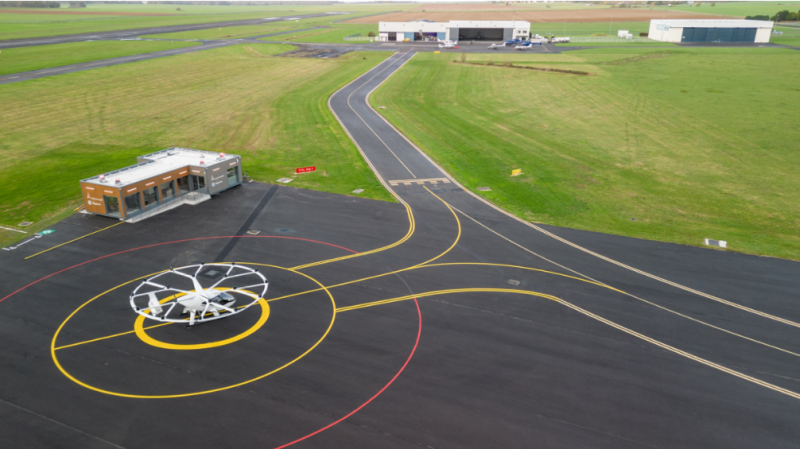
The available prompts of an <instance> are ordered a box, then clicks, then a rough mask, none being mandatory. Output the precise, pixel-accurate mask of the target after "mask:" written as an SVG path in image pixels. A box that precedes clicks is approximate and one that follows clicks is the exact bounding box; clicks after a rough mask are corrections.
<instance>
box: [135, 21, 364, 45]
mask: <svg viewBox="0 0 800 449" xmlns="http://www.w3.org/2000/svg"><path fill="white" fill-rule="evenodd" d="M360 15H361V14H347V15H332V16H323V17H313V18H310V19H299V20H292V21H284V20H282V21H279V22H269V23H265V24H263V25H248V26H236V27H222V28H212V29H208V30H196V31H182V32H177V33H162V34H152V35H147V36H142V37H150V38H156V39H238V38H243V37H251V36H258V35H260V34H268V33H277V32H280V31H287V30H292V29H298V30H302V29H306V28H311V27H314V26H325V27H331V28H330V29H315V30H311V31H301V32H299V33H297V34H296V35H297V36H305V35H308V34H318V33H322V34H328V33H331V32H334V33H335V32H337V31H339V32H340V33H339V34H341V33H344V35H350V34H354V33H358V32H360V31H362V30H366V31H365V33H366V32H369V31H375V32H376V33H377V31H378V26H377V25H352V24H337V23H335V22H338V21H340V20H347V19H348V18H353V17H358V16H360ZM342 30H344V31H342ZM349 30H352V31H349ZM336 36H338V34H336ZM284 39H285V38H284V37H283V36H280V37H277V36H276V37H266V38H264V40H272V41H274V40H284ZM314 42H328V41H314ZM335 42H342V39H341V38H339V40H337V41H335Z"/></svg>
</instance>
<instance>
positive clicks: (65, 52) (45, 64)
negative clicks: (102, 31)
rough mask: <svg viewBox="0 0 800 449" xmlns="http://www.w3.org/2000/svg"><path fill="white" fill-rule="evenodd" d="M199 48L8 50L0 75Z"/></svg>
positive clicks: (101, 45)
mask: <svg viewBox="0 0 800 449" xmlns="http://www.w3.org/2000/svg"><path fill="white" fill-rule="evenodd" d="M195 45H200V44H199V43H197V42H174V43H173V42H153V41H94V42H75V43H69V44H55V45H42V46H37V47H20V48H9V49H7V50H3V51H2V53H0V75H7V74H9V73H18V72H27V71H30V70H39V69H46V68H50V67H59V66H63V65H68V64H78V63H81V62H89V61H96V60H99V59H108V58H118V57H121V56H130V55H139V54H142V53H152V52H156V51H162V50H171V49H175V48H182V47H192V46H195Z"/></svg>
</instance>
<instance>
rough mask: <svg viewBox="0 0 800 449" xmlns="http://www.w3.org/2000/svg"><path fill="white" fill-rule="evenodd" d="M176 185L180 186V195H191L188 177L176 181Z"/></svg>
mask: <svg viewBox="0 0 800 449" xmlns="http://www.w3.org/2000/svg"><path fill="white" fill-rule="evenodd" d="M175 183H177V184H178V195H185V194H187V193H189V178H188V177H187V176H184V177H183V178H178V179H176V180H175Z"/></svg>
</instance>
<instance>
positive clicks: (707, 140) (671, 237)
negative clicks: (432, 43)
mask: <svg viewBox="0 0 800 449" xmlns="http://www.w3.org/2000/svg"><path fill="white" fill-rule="evenodd" d="M501 57H502V58H505V59H507V60H508V61H510V62H512V63H513V64H515V65H517V64H519V65H525V64H528V65H531V66H551V67H558V66H560V67H565V68H573V69H576V70H583V71H588V72H591V73H593V74H594V75H593V76H578V75H570V74H563V73H542V72H538V71H529V70H513V69H505V68H503V67H502V66H501V67H498V66H497V64H498V62H499V60H500V58H501ZM490 58H491V59H493V63H494V64H495V67H486V66H476V65H469V64H460V63H454V62H453V59H454V55H435V54H429V53H428V54H418V55H416V56H415V57H414V58H413V59H412V60H411V61H410V62H409V63H408V64H406V66H404V68H403V69H402V70H401V71H400V72H398V73H397V74H395V75H394V76H393V77H392V78H390V79H389V80H388V81H387V82H386V83H385V84H384V85H382V86H381V87H380V88H379V89H378V90H377V91H376V92H375V93H374V94H373V95H372V96H371V102H372V104H373V105H383V106H386V109H378V111H379V112H380V113H381V114H384V115H385V116H386V117H387V118H388V119H389V120H391V121H392V123H394V124H395V125H396V126H397V127H398V128H399V129H400V130H402V131H403V132H404V133H405V134H406V135H407V136H408V137H409V138H410V139H411V140H412V141H414V142H415V143H416V144H417V145H419V146H420V147H421V148H422V149H423V150H424V151H426V152H427V153H428V154H429V155H431V156H432V157H433V158H434V159H435V160H436V161H437V162H438V163H440V164H441V165H442V166H443V167H444V168H445V169H446V170H448V171H449V172H450V173H452V174H453V175H454V176H455V177H456V178H457V179H459V181H461V182H463V183H464V185H465V186H466V187H467V188H470V189H473V190H475V189H476V188H477V187H479V186H488V187H490V188H491V189H492V191H490V192H478V193H479V194H480V195H483V196H485V197H486V198H488V199H489V200H491V201H493V202H495V203H496V204H498V205H500V206H502V207H503V208H505V209H506V210H509V211H511V212H512V213H514V214H516V215H517V216H519V217H521V218H523V219H525V220H529V221H534V222H541V223H548V224H553V225H559V226H566V227H572V228H578V229H586V230H592V231H599V232H606V233H611V234H619V235H626V236H632V237H640V238H647V239H652V240H660V241H667V242H676V243H683V244H690V245H700V244H701V242H702V239H704V238H714V239H722V240H727V241H728V242H729V247H730V248H731V249H732V250H734V251H741V252H746V253H752V254H764V255H771V256H778V257H784V258H791V259H800V178H798V177H797V176H796V174H797V172H798V169H800V153H798V152H797V151H796V142H797V141H798V140H799V139H800V129H798V128H797V126H795V125H796V123H797V122H798V121H800V110H797V109H796V108H794V107H792V106H793V105H794V104H796V103H797V101H798V100H800V89H799V88H798V87H797V86H796V84H795V83H794V81H793V80H794V79H795V78H796V74H798V73H800V54H797V52H796V51H793V50H788V49H767V48H691V49H687V48H680V49H677V48H676V49H668V50H657V49H636V48H630V49H623V48H608V49H603V48H599V49H592V50H580V51H575V52H569V53H568V54H562V55H514V54H512V55H491V54H489V55H486V54H481V55H476V54H470V55H468V56H467V60H468V61H470V62H479V63H480V62H485V61H487V60H489V59H490ZM764 67H769V68H770V69H769V70H764ZM513 169H522V173H523V175H522V176H517V177H511V176H510V174H511V170H513Z"/></svg>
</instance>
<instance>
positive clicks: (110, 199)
mask: <svg viewBox="0 0 800 449" xmlns="http://www.w3.org/2000/svg"><path fill="white" fill-rule="evenodd" d="M103 202H104V203H106V215H111V216H112V217H119V198H117V197H115V196H108V195H103Z"/></svg>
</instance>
